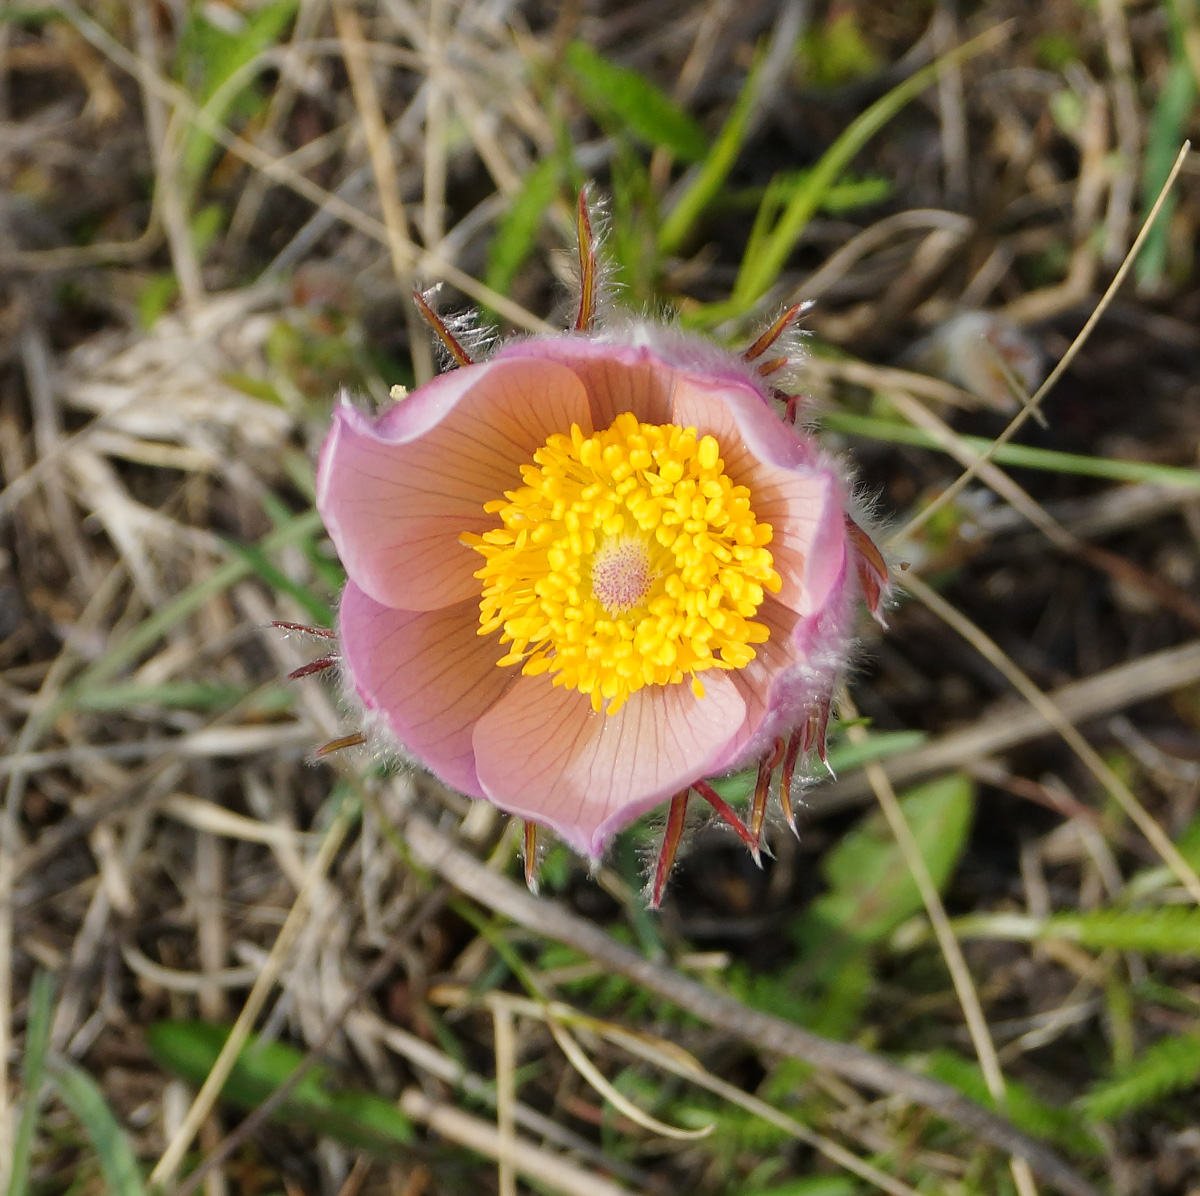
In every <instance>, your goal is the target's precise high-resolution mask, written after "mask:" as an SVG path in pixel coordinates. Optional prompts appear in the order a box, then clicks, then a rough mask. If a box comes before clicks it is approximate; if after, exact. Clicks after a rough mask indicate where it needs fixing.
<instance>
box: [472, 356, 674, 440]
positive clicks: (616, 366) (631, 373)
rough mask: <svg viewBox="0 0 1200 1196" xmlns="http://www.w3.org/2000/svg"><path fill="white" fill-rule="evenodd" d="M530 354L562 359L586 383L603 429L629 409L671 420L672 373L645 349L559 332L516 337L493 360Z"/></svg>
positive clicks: (652, 420) (645, 418) (652, 419)
mask: <svg viewBox="0 0 1200 1196" xmlns="http://www.w3.org/2000/svg"><path fill="white" fill-rule="evenodd" d="M530 358H540V359H542V360H547V361H557V362H561V363H562V364H563V365H565V366H569V367H570V368H571V369H572V370H574V371H575V373H576V374H577V375H578V376H579V378H580V379H581V380H582V382H583V384H584V386H585V387H586V388H587V392H588V398H589V400H590V401H591V406H592V422H593V424H594V426H595V427H596V428H599V429H601V430H603V429H604V428H607V427H608V426H609V424H611V423H612V422H613V420H614V419H616V418H617V416H618V415H620V414H621V413H622V412H624V411H632V412H633V414H634V415H636V416H637V417H638V419H639V420H640V421H641V422H642V423H645V424H665V423H667V422H668V421H669V420H670V414H671V391H672V389H673V387H674V385H675V378H676V376H677V374H676V371H675V370H673V369H671V367H670V366H668V365H666V364H665V363H664V362H663V361H662V360H660V358H659V357H658V356H657V355H656V354H655V353H653V352H651V351H650V350H649V349H647V348H644V347H639V346H635V345H614V344H608V343H605V342H603V341H594V340H582V339H576V338H573V337H559V338H556V339H552V340H533V341H521V342H518V343H517V344H515V345H510V346H509V347H508V348H507V349H502V350H501V351H500V352H499V353H497V354H496V357H495V358H494V360H497V361H512V360H517V359H521V360H528V359H530Z"/></svg>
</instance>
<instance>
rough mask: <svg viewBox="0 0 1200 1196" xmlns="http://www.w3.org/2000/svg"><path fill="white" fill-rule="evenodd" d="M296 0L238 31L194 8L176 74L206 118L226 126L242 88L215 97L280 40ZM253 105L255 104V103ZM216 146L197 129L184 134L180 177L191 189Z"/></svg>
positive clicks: (262, 12) (261, 13)
mask: <svg viewBox="0 0 1200 1196" xmlns="http://www.w3.org/2000/svg"><path fill="white" fill-rule="evenodd" d="M298 6H299V0H274V2H273V3H270V4H267V5H266V6H264V7H263V8H260V9H258V10H257V11H256V12H253V13H251V14H250V15H249V16H248V17H247V18H246V20H245V23H244V25H243V27H242V28H241V29H240V30H238V31H237V32H229V31H226V30H225V29H222V28H219V27H218V26H217V25H214V24H213V22H212V21H210V20H209V19H208V16H207V14H206V13H205V10H204V8H203V6H199V5H197V6H196V7H195V9H194V10H193V13H192V16H191V19H190V21H189V24H188V26H187V28H186V29H185V31H184V34H183V37H182V38H181V39H180V43H179V57H178V61H177V63H176V69H177V73H178V74H179V76H180V78H181V79H182V81H183V83H184V84H185V86H189V87H190V89H191V90H192V91H193V92H194V93H195V94H196V96H197V98H198V99H199V100H200V102H201V103H202V104H204V105H206V106H208V108H209V111H208V112H207V115H208V116H209V117H211V118H212V120H214V121H215V122H217V123H218V124H224V123H225V120H226V118H227V117H228V116H229V115H230V113H231V111H233V110H234V108H235V106H236V105H237V103H238V100H239V98H240V97H241V96H243V95H245V94H246V93H245V91H244V89H239V90H238V91H237V92H234V93H231V94H227V95H224V96H221V97H220V98H219V100H217V102H216V103H215V104H210V101H213V100H215V99H217V93H218V92H220V91H221V89H222V88H223V87H224V85H225V84H226V83H227V82H228V81H229V80H230V79H232V78H233V76H234V75H235V74H237V72H238V71H240V70H241V69H242V68H243V67H244V66H246V65H247V64H249V63H250V62H251V61H253V59H254V58H255V57H256V56H257V55H259V54H261V53H262V52H263V51H264V50H266V49H269V48H270V47H271V46H273V45H275V43H276V42H278V41H279V39H280V37H281V35H282V33H283V30H284V28H285V27H286V26H287V25H288V24H289V23H290V22H291V20H292V17H293V16H294V15H295V12H296V9H297V7H298ZM256 106H257V105H256ZM215 144H216V143H215V142H214V141H213V139H212V138H211V137H210V136H209V135H208V134H207V133H204V132H202V131H201V130H200V129H198V128H193V129H192V130H191V132H190V133H189V134H188V137H187V140H186V142H185V144H184V150H183V154H182V159H183V172H184V178H185V180H187V183H188V186H189V187H191V186H193V185H194V184H195V182H196V181H197V180H198V179H199V177H200V175H201V174H202V173H203V171H204V168H205V166H206V165H207V163H208V160H209V158H210V157H211V155H212V152H213V149H214V147H215Z"/></svg>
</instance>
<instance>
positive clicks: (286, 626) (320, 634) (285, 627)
mask: <svg viewBox="0 0 1200 1196" xmlns="http://www.w3.org/2000/svg"><path fill="white" fill-rule="evenodd" d="M271 626H272V627H278V628H279V630H280V631H302V632H303V633H304V634H305V635H315V636H316V637H317V638H318V639H322V640H335V639H337V632H336V631H330V630H329V629H328V628H327V627H309V626H308V624H307V623H288V622H285V621H284V620H283V619H273V620H272V621H271Z"/></svg>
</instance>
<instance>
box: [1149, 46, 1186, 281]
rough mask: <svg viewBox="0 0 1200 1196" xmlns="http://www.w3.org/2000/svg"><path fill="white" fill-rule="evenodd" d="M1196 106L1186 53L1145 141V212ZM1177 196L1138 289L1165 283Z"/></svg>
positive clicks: (1152, 236) (1152, 242)
mask: <svg viewBox="0 0 1200 1196" xmlns="http://www.w3.org/2000/svg"><path fill="white" fill-rule="evenodd" d="M1195 107H1196V78H1195V76H1194V75H1193V74H1192V68H1191V65H1190V63H1189V62H1188V61H1187V58H1186V57H1185V56H1184V54H1183V51H1182V50H1180V51H1179V56H1178V57H1177V58H1176V59H1175V61H1174V62H1173V63H1172V64H1171V69H1170V70H1169V71H1168V72H1167V77H1166V80H1165V81H1164V83H1163V89H1162V91H1161V92H1160V93H1159V96H1158V101H1157V103H1156V104H1155V105H1154V115H1153V116H1152V117H1151V119H1150V129H1149V132H1148V135H1147V138H1146V157H1145V163H1144V165H1143V167H1142V203H1143V207H1144V210H1145V211H1147V212H1148V211H1149V210H1150V209H1151V207H1153V206H1154V201H1155V200H1156V199H1157V198H1158V193H1159V192H1160V191H1161V190H1162V189H1163V186H1164V185H1165V184H1166V181H1167V178H1168V176H1169V175H1170V173H1171V168H1172V167H1173V166H1174V165H1175V158H1176V156H1177V155H1178V153H1179V147H1180V146H1181V145H1182V144H1183V142H1184V138H1185V137H1186V136H1187V130H1188V123H1189V121H1190V120H1191V116H1192V112H1193V110H1194V109H1195ZM1176 202H1177V201H1176V197H1175V196H1174V195H1168V196H1167V199H1166V202H1165V203H1164V204H1163V209H1162V212H1161V214H1160V216H1159V219H1158V220H1156V221H1155V222H1154V227H1153V228H1152V229H1151V230H1150V232H1149V234H1148V236H1147V237H1146V243H1145V245H1144V246H1143V247H1142V252H1141V256H1140V257H1139V258H1138V260H1137V265H1136V266H1135V267H1134V272H1135V275H1136V277H1137V283H1138V287H1139V288H1142V289H1146V288H1153V287H1155V286H1157V285H1158V283H1160V282H1161V281H1162V278H1163V274H1164V273H1165V271H1166V267H1167V238H1168V236H1169V235H1170V230H1171V213H1172V212H1173V211H1174V210H1175V205H1176Z"/></svg>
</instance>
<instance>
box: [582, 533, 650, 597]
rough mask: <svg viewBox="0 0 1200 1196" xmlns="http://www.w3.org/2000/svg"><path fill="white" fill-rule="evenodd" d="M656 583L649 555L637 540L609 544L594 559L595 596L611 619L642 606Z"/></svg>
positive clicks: (621, 540)
mask: <svg viewBox="0 0 1200 1196" xmlns="http://www.w3.org/2000/svg"><path fill="white" fill-rule="evenodd" d="M653 580H654V574H653V571H652V570H651V567H650V554H649V553H648V552H647V551H646V545H645V544H642V543H640V542H639V541H637V540H632V539H620V540H610V541H609V542H608V543H607V544H602V545H600V546H599V547H598V548H597V549H596V553H595V555H594V556H593V557H592V594H593V595H594V596H595V598H596V600H597V601H598V602H599V603H600V605H601V606H603V607H604V609H605V610H606V611H607V612H608V613H609V614H610V615H623V614H626V613H627V612H628V611H631V610H633V609H634V608H635V607H638V606H641V605H642V603H643V602H645V600H646V598H647V597H648V596H649V594H650V586H651V583H652V582H653Z"/></svg>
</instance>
